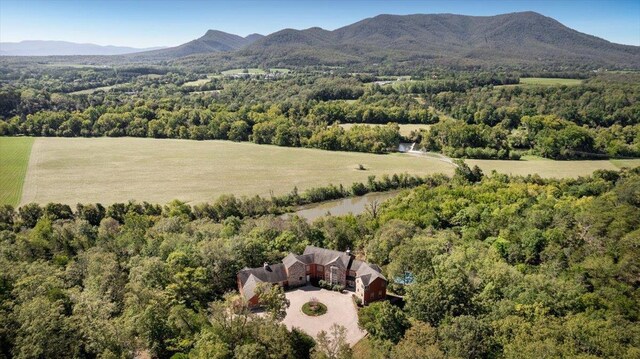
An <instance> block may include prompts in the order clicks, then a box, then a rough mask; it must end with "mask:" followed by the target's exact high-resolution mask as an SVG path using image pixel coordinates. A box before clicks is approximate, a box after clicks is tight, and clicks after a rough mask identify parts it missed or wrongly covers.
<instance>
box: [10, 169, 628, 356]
mask: <svg viewBox="0 0 640 359" xmlns="http://www.w3.org/2000/svg"><path fill="white" fill-rule="evenodd" d="M234 201H235V202H237V200H231V199H230V197H226V198H221V199H220V200H219V201H217V202H216V203H213V204H211V205H206V206H205V205H201V206H196V207H191V206H188V205H185V204H184V203H181V202H177V201H176V202H172V203H169V204H167V205H164V206H159V205H152V204H146V203H145V204H136V203H133V202H132V203H129V204H114V205H111V206H108V207H106V208H105V207H103V206H101V205H99V204H79V205H78V206H77V207H76V209H75V210H72V209H71V208H70V207H68V206H66V205H59V204H48V205H46V206H44V207H41V206H38V205H36V204H30V205H27V206H24V207H21V208H18V209H17V210H14V209H13V208H11V207H9V206H4V207H3V208H2V210H1V213H0V222H1V223H0V226H1V227H0V229H1V231H0V248H1V250H0V269H1V270H0V313H1V315H0V348H1V349H0V350H1V353H2V355H3V356H6V357H16V358H27V357H40V358H54V357H55V358H61V357H101V358H127V357H133V356H134V355H140V354H141V353H148V354H150V355H152V356H157V357H162V358H168V357H173V358H185V357H187V356H188V357H193V358H305V357H313V358H349V357H350V356H351V350H350V349H349V348H348V346H345V345H344V343H343V341H344V338H342V337H341V335H340V330H335V331H333V332H331V333H325V334H323V335H322V336H320V337H319V338H310V337H308V336H307V335H305V334H304V333H302V332H299V331H295V330H294V331H293V332H289V331H288V330H287V329H286V328H285V327H284V326H282V325H281V324H279V323H278V321H277V318H278V315H281V310H279V309H278V308H280V307H279V306H278V305H277V303H278V298H281V297H282V293H281V292H280V293H278V291H279V290H277V289H274V290H273V291H272V292H268V293H267V292H266V293H265V294H264V295H265V298H271V299H272V301H273V303H275V304H276V305H274V306H273V308H274V309H273V314H274V315H273V316H271V315H267V316H257V315H255V314H252V313H251V312H250V311H248V310H247V309H246V307H245V306H244V305H243V304H242V303H241V302H238V299H237V297H234V295H233V292H234V290H235V286H236V283H235V275H236V272H237V270H238V269H240V268H243V267H244V266H249V267H254V266H259V265H261V264H262V263H263V262H276V261H279V260H281V259H282V258H283V256H284V255H286V254H287V253H288V252H289V251H300V250H301V249H302V248H303V247H304V246H305V245H307V244H313V245H317V246H322V247H327V248H333V249H337V250H345V249H347V248H351V249H353V250H354V251H355V253H357V255H358V256H359V257H361V258H362V259H366V260H368V261H372V262H375V263H379V264H380V265H381V266H382V267H383V270H384V273H385V274H386V276H387V277H388V278H398V277H403V278H404V277H406V276H407V275H408V274H410V276H411V278H413V280H412V281H411V282H410V284H402V285H401V284H398V283H394V284H393V285H392V286H391V287H390V290H393V291H395V292H396V293H398V294H404V301H405V304H404V306H403V307H397V306H394V305H392V304H389V303H388V302H380V303H376V304H373V305H370V306H368V307H366V308H363V309H361V310H360V313H359V317H360V318H359V322H360V325H362V326H363V327H364V328H366V329H367V330H368V331H369V332H370V337H369V343H370V344H369V345H371V346H372V347H373V348H375V350H373V351H372V353H377V354H376V355H378V357H380V358H383V357H385V358H416V357H423V358H426V357H433V358H440V357H442V358H444V357H456V358H477V357H488V358H531V357H535V356H546V357H589V358H596V357H603V358H636V357H637V356H638V355H639V354H640V341H639V338H640V327H639V326H638V318H639V315H640V313H639V312H638V305H637V304H638V301H639V299H640V298H639V296H638V286H639V285H640V282H639V281H638V278H640V267H638V261H637V258H638V256H640V253H639V252H638V251H639V248H640V247H639V245H638V244H639V243H640V237H639V234H640V217H639V216H638V215H637V214H638V213H639V210H640V168H636V169H627V170H622V171H620V172H613V171H597V172H595V173H594V174H593V175H592V176H591V177H584V178H578V179H570V180H545V179H541V178H540V177H537V176H529V177H509V176H506V175H500V174H496V173H493V174H491V175H489V176H487V175H484V174H482V172H480V171H479V170H478V169H477V168H476V169H470V168H469V167H467V166H466V165H464V164H463V163H461V164H460V166H459V167H458V170H456V174H455V175H454V177H453V178H451V179H449V178H446V177H445V176H436V177H431V178H430V179H429V180H428V181H426V183H425V184H423V185H421V186H419V187H417V188H415V189H411V190H406V191H405V192H403V193H401V194H400V195H399V196H398V197H397V198H395V199H393V200H390V201H389V202H387V203H385V204H383V205H382V207H381V208H379V209H378V210H376V211H369V212H366V213H364V214H362V215H358V216H352V215H351V216H345V217H331V216H329V217H323V218H320V219H318V220H316V221H315V222H313V223H307V222H306V221H305V220H303V219H301V218H299V217H297V216H292V217H288V218H283V217H277V216H273V215H266V216H261V215H255V213H253V214H254V215H249V216H243V215H242V214H241V213H239V212H237V211H233V210H228V209H229V208H236V209H237V205H233V204H230V203H233V202H234ZM203 208H209V209H211V211H210V212H207V211H204V210H202V209H203ZM207 213H215V215H208V214H207ZM340 343H342V344H340ZM336 348H337V349H336Z"/></svg>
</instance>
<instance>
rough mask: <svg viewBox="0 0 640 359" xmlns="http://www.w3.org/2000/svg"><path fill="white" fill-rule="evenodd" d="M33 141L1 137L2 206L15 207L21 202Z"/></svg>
mask: <svg viewBox="0 0 640 359" xmlns="http://www.w3.org/2000/svg"><path fill="white" fill-rule="evenodd" d="M33 140H34V139H33V138H31V137H0V205H1V204H10V205H13V206H15V205H17V204H18V203H19V202H20V197H21V196H22V184H23V182H24V177H25V174H26V173H27V166H28V164H29V154H30V153H31V145H32V144H33Z"/></svg>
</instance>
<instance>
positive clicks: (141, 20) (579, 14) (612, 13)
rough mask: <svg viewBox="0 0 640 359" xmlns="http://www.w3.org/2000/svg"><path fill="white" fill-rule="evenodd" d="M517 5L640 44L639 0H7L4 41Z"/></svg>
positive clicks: (168, 35) (183, 32) (162, 37)
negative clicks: (223, 0)
mask: <svg viewBox="0 0 640 359" xmlns="http://www.w3.org/2000/svg"><path fill="white" fill-rule="evenodd" d="M516 11H536V12H539V13H541V14H543V15H545V16H550V17H552V18H554V19H556V20H558V21H560V22H561V23H563V24H564V25H566V26H568V27H570V28H573V29H575V30H578V31H580V32H584V33H587V34H591V35H595V36H598V37H601V38H604V39H606V40H609V41H612V42H616V43H621V44H628V45H636V46H640V1H638V0H600V1H595V0H531V1H526V0H503V1H497V0H448V1H444V0H424V1H419V0H413V1H404V0H395V1H394V0H387V1H361V0H353V1H349V0H342V1H340V0H334V1H307V0H298V1H268V0H264V1H257V0H256V1H245V0H240V1H225V2H222V1H220V2H218V1H206V0H137V1H134V0H110V1H103V0H84V1H83V0H0V42H17V41H22V40H64V41H71V42H81V43H94V44H99V45H118V46H131V47H153V46H175V45H179V44H182V43H185V42H188V41H190V40H193V39H195V38H198V37H200V36H202V35H203V34H204V33H205V32H206V31H207V30H208V29H215V30H221V31H225V32H229V33H234V34H238V35H241V36H246V35H248V34H251V33H260V34H263V35H266V34H269V33H272V32H275V31H278V30H281V29H284V28H294V29H306V28H309V27H314V26H319V27H322V28H324V29H327V30H333V29H336V28H339V27H342V26H345V25H348V24H351V23H353V22H356V21H359V20H362V19H364V18H367V17H372V16H375V15H379V14H398V15H405V14H416V13H454V14H463V15H478V16H487V15H497V14H503V13H508V12H516Z"/></svg>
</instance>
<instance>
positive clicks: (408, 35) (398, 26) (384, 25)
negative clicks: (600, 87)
mask: <svg viewBox="0 0 640 359" xmlns="http://www.w3.org/2000/svg"><path fill="white" fill-rule="evenodd" d="M311 50H315V53H314V55H313V56H312V57H311V58H310V59H309V60H310V61H311V63H313V61H315V62H316V63H314V64H324V65H331V64H340V63H350V62H362V63H375V62H384V61H388V60H394V61H425V60H432V61H442V60H454V59H456V60H457V61H460V62H471V63H473V62H487V61H489V62H498V63H546V62H579V61H591V62H595V63H598V64H602V65H607V64H610V65H611V64H616V65H624V66H638V65H640V47H637V46H627V45H619V44H614V43H611V42H609V41H606V40H603V39H600V38H597V37H595V36H591V35H587V34H583V33H580V32H578V31H575V30H573V29H570V28H568V27H566V26H564V25H562V24H561V23H560V22H558V21H556V20H554V19H552V18H549V17H545V16H543V15H540V14H538V13H535V12H522V13H510V14H503V15H496V16H464V15H453V14H416V15H378V16H376V17H373V18H368V19H364V20H362V21H359V22H356V23H354V24H351V25H348V26H345V27H342V28H339V29H336V30H333V31H327V30H323V29H320V28H310V29H306V30H291V29H286V30H282V31H279V32H276V33H273V34H271V35H268V36H266V37H264V38H263V39H261V40H258V41H256V42H255V43H254V44H252V45H250V46H248V47H246V48H245V49H242V50H241V51H239V52H238V55H239V56H240V57H249V58H251V59H253V60H254V61H256V62H266V63H269V64H276V63H279V64H291V65H294V64H295V63H294V62H295V61H299V59H300V58H301V57H304V56H302V55H303V54H308V53H309V52H310V51H311ZM307 57H308V56H307ZM292 61H293V62H292Z"/></svg>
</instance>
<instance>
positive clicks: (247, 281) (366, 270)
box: [238, 246, 387, 300]
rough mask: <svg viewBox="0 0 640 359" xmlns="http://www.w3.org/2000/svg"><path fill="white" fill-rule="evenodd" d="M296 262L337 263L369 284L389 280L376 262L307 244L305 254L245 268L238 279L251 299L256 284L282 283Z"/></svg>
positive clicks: (291, 254) (246, 296) (365, 283)
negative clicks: (378, 280) (368, 261)
mask: <svg viewBox="0 0 640 359" xmlns="http://www.w3.org/2000/svg"><path fill="white" fill-rule="evenodd" d="M296 263H304V264H311V263H315V264H319V265H330V264H335V265H338V266H340V267H343V268H345V269H350V270H353V271H355V272H356V278H360V279H361V280H362V283H363V284H364V285H369V284H370V283H372V282H373V281H375V280H376V279H378V278H382V279H383V280H385V281H386V280H387V279H386V278H385V277H384V276H383V275H382V273H381V272H382V270H381V269H380V267H378V266H377V265H375V264H369V263H367V262H363V261H360V260H357V259H355V258H353V257H352V256H351V255H349V254H347V253H346V252H340V251H334V250H331V249H324V248H319V247H314V246H307V247H306V248H305V249H304V254H302V255H297V254H294V253H289V254H288V255H287V256H286V257H285V258H284V259H283V260H282V263H278V264H272V265H266V266H263V267H258V268H244V269H242V270H240V272H238V280H239V281H240V286H241V287H242V292H243V294H244V297H245V298H246V299H247V300H249V299H251V298H253V297H254V296H255V294H256V293H255V290H256V286H257V285H258V283H260V282H267V283H280V282H285V281H287V279H288V278H287V268H290V267H291V266H292V265H294V264H296Z"/></svg>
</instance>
